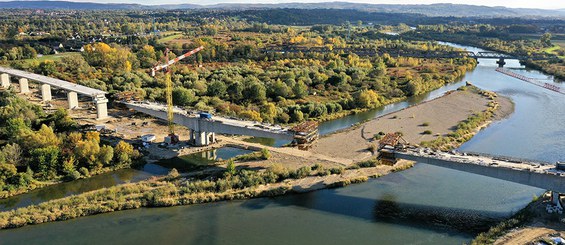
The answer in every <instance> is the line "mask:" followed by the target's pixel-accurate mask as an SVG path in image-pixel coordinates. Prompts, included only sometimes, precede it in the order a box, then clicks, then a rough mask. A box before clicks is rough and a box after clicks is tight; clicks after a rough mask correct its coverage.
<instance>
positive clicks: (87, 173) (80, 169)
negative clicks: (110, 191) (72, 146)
mask: <svg viewBox="0 0 565 245" xmlns="http://www.w3.org/2000/svg"><path fill="white" fill-rule="evenodd" d="M78 171H79V172H80V173H81V174H82V175H83V176H84V177H88V176H90V172H89V171H88V169H87V168H85V167H81V168H79V169H78Z"/></svg>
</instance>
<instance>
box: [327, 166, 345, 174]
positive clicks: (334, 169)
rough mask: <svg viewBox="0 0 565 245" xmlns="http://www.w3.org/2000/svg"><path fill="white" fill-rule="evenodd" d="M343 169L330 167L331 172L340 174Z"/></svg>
mask: <svg viewBox="0 0 565 245" xmlns="http://www.w3.org/2000/svg"><path fill="white" fill-rule="evenodd" d="M343 171H345V169H344V168H343V167H337V168H330V173H331V174H342V173H343Z"/></svg>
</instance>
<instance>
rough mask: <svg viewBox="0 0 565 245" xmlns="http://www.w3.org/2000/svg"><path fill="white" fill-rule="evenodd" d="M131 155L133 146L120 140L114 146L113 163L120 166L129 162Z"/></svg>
mask: <svg viewBox="0 0 565 245" xmlns="http://www.w3.org/2000/svg"><path fill="white" fill-rule="evenodd" d="M133 155H134V149H133V146H132V145H130V144H128V143H127V142H125V141H123V140H122V141H120V142H119V143H118V144H117V145H116V147H115V148H114V161H115V165H117V166H122V165H129V164H131V163H132V158H133Z"/></svg>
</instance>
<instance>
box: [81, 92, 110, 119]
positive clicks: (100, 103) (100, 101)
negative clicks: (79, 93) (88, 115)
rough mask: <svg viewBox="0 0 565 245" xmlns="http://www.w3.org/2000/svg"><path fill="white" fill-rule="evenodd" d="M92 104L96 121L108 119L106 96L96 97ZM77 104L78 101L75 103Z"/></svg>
mask: <svg viewBox="0 0 565 245" xmlns="http://www.w3.org/2000/svg"><path fill="white" fill-rule="evenodd" d="M94 103H96V120H101V119H105V118H107V117H108V106H107V103H108V99H106V96H104V95H102V96H97V97H95V98H94ZM77 104H78V101H77Z"/></svg>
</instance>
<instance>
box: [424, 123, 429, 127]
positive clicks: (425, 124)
mask: <svg viewBox="0 0 565 245" xmlns="http://www.w3.org/2000/svg"><path fill="white" fill-rule="evenodd" d="M427 126H430V123H429V122H424V123H422V127H427Z"/></svg>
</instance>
